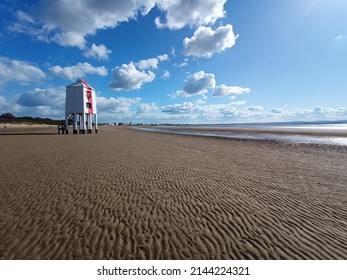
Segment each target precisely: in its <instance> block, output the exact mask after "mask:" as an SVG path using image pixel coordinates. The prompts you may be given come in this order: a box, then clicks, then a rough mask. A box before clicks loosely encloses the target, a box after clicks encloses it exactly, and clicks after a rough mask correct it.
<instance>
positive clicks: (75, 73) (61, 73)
mask: <svg viewBox="0 0 347 280" xmlns="http://www.w3.org/2000/svg"><path fill="white" fill-rule="evenodd" d="M49 71H50V72H51V73H52V74H53V75H55V76H58V77H60V78H63V79H66V80H74V79H76V78H82V77H85V76H86V75H87V74H95V75H99V76H106V75H107V69H106V68H105V67H104V66H101V67H94V66H92V65H91V64H89V63H86V62H84V63H78V64H77V65H75V66H69V67H61V66H59V65H56V66H53V67H50V68H49Z"/></svg>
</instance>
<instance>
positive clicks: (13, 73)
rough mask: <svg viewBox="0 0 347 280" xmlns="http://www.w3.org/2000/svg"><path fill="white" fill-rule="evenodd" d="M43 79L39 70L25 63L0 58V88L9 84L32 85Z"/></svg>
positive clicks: (43, 76) (42, 73)
mask: <svg viewBox="0 0 347 280" xmlns="http://www.w3.org/2000/svg"><path fill="white" fill-rule="evenodd" d="M45 77H46V74H45V73H44V72H43V71H42V70H41V69H40V68H38V67H36V66H34V65H32V64H30V63H29V62H27V61H22V60H15V59H13V60H11V59H9V58H7V57H0V86H1V85H5V84H7V83H9V82H20V83H33V82H38V81H41V80H42V79H44V78H45Z"/></svg>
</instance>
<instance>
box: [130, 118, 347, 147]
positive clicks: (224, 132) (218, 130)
mask: <svg viewBox="0 0 347 280" xmlns="http://www.w3.org/2000/svg"><path fill="white" fill-rule="evenodd" d="M136 128H137V129H141V130H146V131H155V132H162V133H172V134H182V135H196V136H205V137H220V138H229V139H244V140H262V141H276V142H286V143H293V144H318V145H337V146H347V122H346V123H251V124H220V125H215V124H214V125H206V124H201V125H159V126H152V127H136ZM235 130H236V131H235ZM242 130H245V132H240V131H242ZM252 130H254V132H253V131H252ZM283 132H286V133H290V134H283ZM315 132H319V133H321V134H325V135H324V136H320V135H319V136H318V135H317V136H316V135H304V134H305V133H315ZM334 134H335V135H334ZM336 134H338V135H339V136H336ZM343 134H345V135H346V136H341V135H343Z"/></svg>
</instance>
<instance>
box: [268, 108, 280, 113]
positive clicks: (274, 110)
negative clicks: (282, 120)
mask: <svg viewBox="0 0 347 280" xmlns="http://www.w3.org/2000/svg"><path fill="white" fill-rule="evenodd" d="M270 112H271V113H273V114H281V113H283V110H282V109H279V108H273V109H272V110H271V111H270Z"/></svg>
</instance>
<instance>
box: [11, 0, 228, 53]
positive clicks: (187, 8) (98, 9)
mask: <svg viewBox="0 0 347 280" xmlns="http://www.w3.org/2000/svg"><path fill="white" fill-rule="evenodd" d="M226 1H227V0H191V1H185V0H176V1H172V0H127V1H100V0H89V1H85V0H74V1H69V0H39V1H38V3H37V4H35V5H33V6H32V10H35V11H36V12H35V15H36V16H35V17H34V16H30V15H29V13H26V12H25V11H18V12H17V15H16V17H17V21H18V22H16V23H14V24H12V26H10V29H11V30H12V31H15V32H22V33H26V34H30V35H32V36H34V37H36V38H37V39H39V40H43V41H46V42H56V43H58V44H60V45H62V46H76V47H79V48H81V49H83V50H84V49H86V37H87V36H88V35H94V34H95V33H96V32H97V31H98V30H100V29H107V28H115V27H116V26H117V25H118V24H119V23H120V22H126V21H129V20H131V19H136V18H137V17H138V16H139V15H142V16H145V15H147V14H148V13H149V12H150V11H151V10H152V8H154V7H157V8H158V9H159V10H161V11H162V14H163V16H162V17H160V18H159V17H158V18H157V19H156V20H155V23H156V25H157V26H158V27H161V28H163V27H167V28H170V29H180V28H182V27H184V26H187V25H189V26H193V25H196V26H198V25H208V24H213V23H215V21H216V20H217V19H218V18H221V17H223V16H224V14H225V11H224V4H225V2H226ZM182 11H184V13H182Z"/></svg>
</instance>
